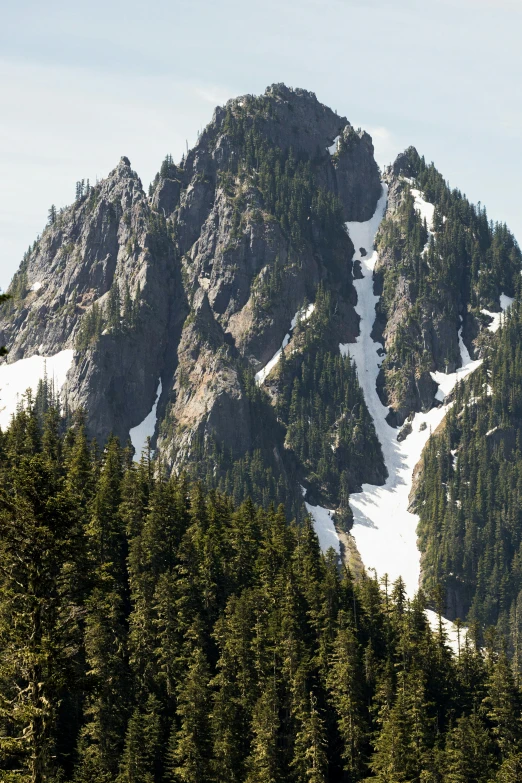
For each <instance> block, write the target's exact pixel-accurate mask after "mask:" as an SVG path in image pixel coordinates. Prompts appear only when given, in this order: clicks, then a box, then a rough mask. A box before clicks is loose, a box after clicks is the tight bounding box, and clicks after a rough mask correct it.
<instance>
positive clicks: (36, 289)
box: [31, 281, 43, 291]
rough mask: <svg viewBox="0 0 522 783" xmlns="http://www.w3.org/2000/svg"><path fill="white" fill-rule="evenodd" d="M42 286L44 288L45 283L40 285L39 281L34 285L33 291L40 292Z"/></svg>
mask: <svg viewBox="0 0 522 783" xmlns="http://www.w3.org/2000/svg"><path fill="white" fill-rule="evenodd" d="M42 286H43V283H39V282H38V281H37V282H36V283H33V284H32V286H31V291H39V290H40V288H41V287H42Z"/></svg>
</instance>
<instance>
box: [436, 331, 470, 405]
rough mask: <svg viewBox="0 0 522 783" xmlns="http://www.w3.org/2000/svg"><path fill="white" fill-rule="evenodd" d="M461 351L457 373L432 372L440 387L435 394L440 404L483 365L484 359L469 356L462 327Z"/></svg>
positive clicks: (460, 335) (460, 336)
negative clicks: (461, 382)
mask: <svg viewBox="0 0 522 783" xmlns="http://www.w3.org/2000/svg"><path fill="white" fill-rule="evenodd" d="M461 321H462V316H461ZM459 349H460V360H461V362H462V367H459V368H458V369H457V370H456V372H452V373H444V372H438V371H437V372H430V375H431V377H432V378H433V380H434V381H435V383H437V384H438V385H439V388H438V389H437V393H436V394H435V399H436V400H439V401H440V402H444V400H445V399H446V397H447V396H448V395H449V394H451V392H452V391H453V389H454V388H455V386H456V385H457V383H459V382H460V381H463V380H464V378H465V377H466V376H467V375H469V374H470V373H472V372H473V371H474V370H476V369H477V367H480V365H481V364H482V359H477V360H476V361H472V359H471V356H470V355H469V351H468V349H467V348H466V346H465V345H464V340H463V339H462V326H461V327H460V329H459Z"/></svg>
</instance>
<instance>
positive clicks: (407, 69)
mask: <svg viewBox="0 0 522 783" xmlns="http://www.w3.org/2000/svg"><path fill="white" fill-rule="evenodd" d="M0 10H1V18H2V24H1V26H0V183H1V185H0V288H3V289H5V288H6V287H7V285H8V284H9V281H10V279H11V277H12V275H13V273H14V272H15V271H16V269H17V267H18V265H19V263H20V261H21V259H22V256H23V253H24V251H25V250H26V249H27V247H28V245H29V244H31V243H32V242H33V241H34V239H35V238H36V237H37V235H38V234H39V233H40V232H41V231H42V229H43V228H44V226H45V223H46V219H47V213H48V210H49V207H50V206H51V204H55V205H56V206H57V207H61V206H65V205H67V204H69V203H71V201H72V200H73V199H74V192H75V183H76V181H77V180H79V179H82V178H83V179H87V178H89V179H90V180H91V181H92V182H94V181H96V178H100V179H101V178H102V177H104V176H106V175H107V174H108V172H109V171H110V170H111V169H113V168H114V167H115V165H116V164H117V162H118V160H119V159H120V157H121V156H122V155H126V156H127V157H129V158H130V160H131V164H132V167H133V168H134V169H135V170H136V171H137V172H138V174H139V175H140V177H141V179H142V181H143V183H144V185H145V186H147V185H148V183H149V182H150V180H151V179H152V178H153V177H154V175H155V173H156V171H157V170H158V168H159V166H160V164H161V161H162V160H163V158H164V157H165V155H166V154H167V153H170V154H172V155H173V157H174V159H175V160H176V161H177V160H179V159H180V158H181V155H182V154H183V152H184V151H185V149H186V146H187V145H188V146H189V147H190V146H191V145H193V144H194V143H195V141H196V138H197V133H198V131H199V130H201V129H202V128H203V127H204V126H205V125H206V124H207V123H208V122H209V121H210V119H211V117H212V112H213V109H214V107H215V106H216V105H218V104H223V103H225V102H226V101H227V100H228V99H229V98H233V97H236V96H238V95H244V94H246V93H250V94H259V93H262V92H264V90H265V88H266V86H267V85H269V84H272V83H274V82H284V83H286V84H287V85H289V86H292V87H304V88H305V89H308V90H312V91H313V92H315V93H316V95H317V97H318V98H319V100H320V101H321V102H322V103H325V104H327V105H329V106H330V107H331V108H332V109H335V110H336V111H337V112H338V113H339V114H341V115H344V116H346V117H347V118H348V120H349V121H350V122H351V123H352V124H353V125H355V126H356V127H359V126H361V127H363V128H365V129H366V130H367V131H368V132H369V133H370V134H371V135H372V137H373V140H374V145H375V149H376V157H377V161H378V163H379V164H380V165H381V166H384V165H386V164H387V163H389V162H391V161H392V160H393V159H394V157H395V156H396V155H397V153H398V152H400V151H401V150H403V149H404V148H406V147H407V146H409V145H411V144H413V145H414V146H416V147H417V149H418V151H419V152H420V154H422V155H424V156H425V157H426V159H427V160H428V161H431V160H433V161H434V162H435V164H436V165H437V167H438V169H439V170H440V171H441V172H442V173H443V174H444V176H445V178H446V179H447V180H449V182H450V184H451V185H452V186H454V187H458V188H459V189H460V190H461V191H463V192H464V193H466V194H467V196H468V197H469V198H470V199H471V200H472V201H474V202H478V201H480V202H481V203H482V204H483V205H485V206H486V207H487V209H488V213H489V215H490V217H491V218H492V219H493V220H501V221H505V222H507V224H508V226H510V228H511V229H512V231H513V232H514V233H515V236H516V237H517V239H518V240H519V242H522V210H521V209H520V204H519V191H520V181H521V180H522V157H521V155H520V146H521V141H522V100H521V97H522V95H521V93H522V53H521V45H520V29H521V24H522V0H429V2H428V0H299V1H298V0H262V2H260V1H259V0H255V2H251V1H249V0H242V2H239V0H220V1H219V2H216V0H169V2H166V0H148V2H146V3H145V2H143V0H140V2H137V1H136V0H125V2H123V0H103V2H102V0H90V2H89V3H81V4H80V3H74V2H71V0H67V2H64V1H63V0H46V2H45V3H42V2H41V0H38V2H35V0H17V2H16V3H14V2H8V0H0Z"/></svg>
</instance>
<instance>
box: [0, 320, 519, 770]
mask: <svg viewBox="0 0 522 783" xmlns="http://www.w3.org/2000/svg"><path fill="white" fill-rule="evenodd" d="M514 324H515V316H514V318H513V328H514ZM505 334H506V335H507V334H508V329H506V331H505ZM503 339H505V340H506V341H507V339H508V338H507V337H504V338H503ZM492 371H496V369H495V368H492ZM498 415H501V412H500V411H499V412H498ZM0 466H1V467H0V469H1V473H2V476H1V496H0V498H1V501H0V503H1V505H0V548H1V552H0V754H1V755H0V764H1V769H2V770H3V771H2V781H6V783H7V782H8V781H9V783H14V782H16V783H22V782H23V783H25V781H27V782H29V781H31V783H43V781H46V782H47V781H53V782H55V783H58V781H60V782H61V781H75V783H94V781H96V783H98V782H100V783H105V782H107V783H109V781H110V782H111V783H112V782H113V781H114V782H115V783H131V782H132V783H163V782H165V783H178V781H179V782H180V783H182V782H183V783H185V782H186V783H207V781H208V783H211V782H212V783H218V781H219V783H243V781H244V782H245V783H279V782H280V781H296V783H297V782H300V783H301V782H302V783H305V782H306V783H309V782H311V783H322V781H339V782H341V781H343V783H344V782H346V783H355V782H356V781H364V780H369V781H370V780H371V781H375V782H376V783H394V782H395V781H397V783H401V782H402V781H404V782H406V781H423V783H428V782H430V783H436V782H437V783H468V782H469V783H471V782H472V781H474V782H475V781H476V782H477V783H489V782H490V781H495V782H496V781H498V783H508V781H509V782H511V781H512V782H513V783H515V781H519V780H520V775H521V774H522V772H521V770H522V724H521V721H520V712H521V705H522V701H521V700H522V693H521V691H520V683H519V671H518V667H514V668H513V667H512V665H511V663H510V661H509V660H508V657H507V655H506V650H505V648H504V646H503V644H502V643H501V641H500V639H499V637H497V636H496V635H495V634H494V633H490V634H489V636H488V638H487V639H486V640H485V641H480V643H479V640H478V639H477V638H475V637H474V635H473V633H472V632H470V633H469V634H468V635H467V636H464V634H463V635H462V638H461V641H460V648H459V652H458V654H454V653H452V652H451V651H450V649H449V647H448V646H447V644H446V639H445V634H444V630H443V626H442V624H440V626H439V630H438V631H436V632H432V631H431V630H430V629H429V627H428V624H427V620H426V616H425V613H424V607H425V599H424V597H423V595H422V593H419V594H418V595H417V597H416V598H415V599H414V600H413V601H412V602H409V601H407V600H406V598H405V591H404V587H403V585H402V583H401V581H400V580H399V581H398V582H397V583H395V584H393V585H391V584H388V583H387V580H386V579H384V580H382V582H381V583H377V582H376V581H375V580H374V579H373V578H371V576H366V577H364V578H362V580H360V581H358V582H357V584H355V583H354V582H353V581H352V579H351V577H350V573H349V572H348V571H347V570H346V569H344V568H340V567H339V564H338V560H337V558H336V556H335V553H334V552H333V550H330V551H329V552H327V553H326V555H323V554H321V552H320V549H319V546H318V542H317V538H316V535H315V533H314V531H313V527H312V525H311V523H310V522H309V521H307V522H305V523H304V524H300V525H296V524H294V523H292V522H291V521H289V520H288V519H286V518H285V514H284V511H283V509H282V508H279V509H276V508H274V507H270V508H268V509H263V508H260V507H256V506H255V505H254V504H253V503H252V502H251V501H248V500H247V501H245V502H243V503H242V504H241V505H239V506H234V504H233V502H232V500H231V499H230V497H229V496H227V495H225V494H222V493H220V492H218V491H205V490H204V489H203V488H202V486H201V485H199V484H192V485H190V484H189V483H188V482H187V481H186V479H184V478H183V476H181V477H171V478H169V479H167V478H165V477H163V476H162V465H161V462H154V461H153V460H151V458H150V454H148V455H145V456H144V457H143V458H142V461H141V462H140V463H139V464H136V463H133V462H132V461H131V454H130V451H129V449H127V448H123V447H122V446H121V445H120V444H119V443H118V441H117V440H116V439H115V438H111V439H109V441H108V442H107V443H106V444H105V446H104V447H103V448H101V447H99V446H98V445H97V444H96V443H92V442H89V441H88V440H87V438H86V435H85V430H84V426H83V421H82V417H81V416H79V415H78V416H77V417H76V418H75V419H74V420H73V421H72V422H71V424H70V426H68V427H67V428H65V427H64V425H63V421H62V419H61V418H60V416H59V414H58V412H57V410H56V409H55V408H53V407H52V405H51V406H50V407H49V406H48V405H47V404H42V400H41V395H40V400H39V399H38V398H37V399H36V401H35V402H33V401H32V400H31V399H29V400H28V401H27V404H26V406H25V408H24V409H21V410H19V412H18V414H17V416H16V417H15V418H14V420H13V422H12V425H11V427H10V428H9V430H8V431H7V432H5V433H2V434H1V435H0Z"/></svg>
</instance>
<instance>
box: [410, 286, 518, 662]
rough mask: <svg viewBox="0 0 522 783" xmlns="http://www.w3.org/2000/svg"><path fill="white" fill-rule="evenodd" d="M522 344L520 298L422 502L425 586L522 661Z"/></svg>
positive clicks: (437, 458) (429, 476)
mask: <svg viewBox="0 0 522 783" xmlns="http://www.w3.org/2000/svg"><path fill="white" fill-rule="evenodd" d="M521 335H522V316H521V308H520V299H519V296H517V300H516V301H515V303H514V304H513V306H512V308H511V309H510V310H509V312H508V314H507V316H506V317H505V319H504V320H503V324H502V328H501V329H500V331H499V333H498V334H497V336H496V338H495V340H494V342H493V345H492V348H491V350H489V351H488V352H487V354H486V356H485V358H484V362H483V365H482V367H481V368H480V370H479V371H477V372H476V373H475V374H474V376H473V377H472V378H471V379H470V380H469V382H466V383H464V384H463V385H462V386H461V387H460V388H459V389H458V390H457V392H456V394H455V401H454V405H453V407H452V409H451V411H450V414H449V416H448V418H447V421H446V424H445V426H444V428H442V429H441V430H440V432H438V433H437V434H436V436H435V437H434V438H433V439H432V441H431V442H430V444H429V448H428V449H427V450H426V452H425V455H424V458H423V461H422V466H421V471H420V473H419V477H418V482H417V489H416V493H415V506H416V508H417V509H418V513H419V515H420V525H419V534H420V547H421V551H422V569H423V584H424V586H425V587H426V589H427V590H430V589H433V587H434V585H437V584H441V585H442V586H443V587H444V589H445V591H446V593H447V610H448V614H449V616H451V617H460V618H461V619H465V620H468V621H469V622H471V623H477V624H478V627H487V626H491V625H495V626H497V628H498V629H499V630H500V632H501V633H502V634H503V635H504V636H505V637H506V638H508V639H510V645H511V650H512V652H513V653H515V652H516V654H517V655H518V656H519V657H518V660H519V661H520V651H519V646H518V634H519V632H520V614H519V600H520V598H519V596H520V590H521V588H522V583H521V571H520V556H521V547H522V538H521V530H522V525H521V521H522V520H521V519H520V486H521V483H520V476H521V473H520V471H521V465H522V457H521V451H520V443H521V435H522V430H521V426H522V410H521V408H520V400H521V399H522V397H521V390H520V384H521V376H520V367H521V356H520V345H521Z"/></svg>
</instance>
